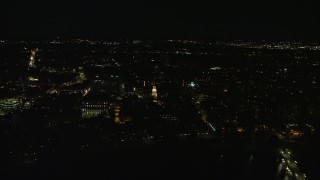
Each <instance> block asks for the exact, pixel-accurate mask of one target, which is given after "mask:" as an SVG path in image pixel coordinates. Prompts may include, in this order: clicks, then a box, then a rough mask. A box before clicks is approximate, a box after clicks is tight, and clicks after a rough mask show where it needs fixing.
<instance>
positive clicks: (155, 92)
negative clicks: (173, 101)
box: [151, 86, 158, 101]
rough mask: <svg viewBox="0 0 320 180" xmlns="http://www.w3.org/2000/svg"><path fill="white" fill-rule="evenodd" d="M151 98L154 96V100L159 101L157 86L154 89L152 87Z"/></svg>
mask: <svg viewBox="0 0 320 180" xmlns="http://www.w3.org/2000/svg"><path fill="white" fill-rule="evenodd" d="M151 96H152V98H153V100H154V101H157V98H158V94H157V87H156V86H153V87H152V92H151Z"/></svg>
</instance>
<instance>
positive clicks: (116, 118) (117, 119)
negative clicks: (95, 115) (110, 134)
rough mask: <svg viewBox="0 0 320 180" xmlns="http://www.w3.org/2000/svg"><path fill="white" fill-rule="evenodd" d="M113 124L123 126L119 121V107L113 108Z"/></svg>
mask: <svg viewBox="0 0 320 180" xmlns="http://www.w3.org/2000/svg"><path fill="white" fill-rule="evenodd" d="M114 122H115V123H117V124H124V123H123V122H122V121H121V120H120V107H119V106H116V107H115V108H114Z"/></svg>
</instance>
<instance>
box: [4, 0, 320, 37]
mask: <svg viewBox="0 0 320 180" xmlns="http://www.w3.org/2000/svg"><path fill="white" fill-rule="evenodd" d="M3 7H5V8H4V9H3V10H2V11H1V12H0V15H1V21H2V24H4V26H2V28H1V30H0V32H1V33H0V38H1V39H6V38H7V39H17V38H20V39H21V38H39V39H41V38H49V37H50V38H52V37H57V36H61V37H92V38H100V37H102V38H107V39H108V38H115V39H118V38H131V39H175V38H187V39H189V38H190V39H210V40H234V39H243V40H286V41H320V35H319V34H318V32H319V30H320V26H319V23H317V19H319V18H318V17H319V12H317V8H316V7H317V6H314V5H313V4H312V3H306V2H300V3H296V2H290V4H289V3H285V2H281V3H280V2H278V3H274V2H259V3H257V2H256V3H249V2H232V1H229V2H210V1H203V2H201V3H191V2H181V1H180V2H179V1H175V2H171V3H168V2H159V1H153V2H147V1H138V2H130V1H128V0H122V1H117V2H115V1H107V2H102V1H98V0H95V1H90V2H89V3H86V2H84V1H68V2H62V1H54V2H53V1H52V2H50V1H49V2H45V3H44V2H42V3H41V2H40V1H36V0H33V1H28V2H24V1H20V2H19V1H15V2H8V3H6V4H5V5H4V6H3Z"/></svg>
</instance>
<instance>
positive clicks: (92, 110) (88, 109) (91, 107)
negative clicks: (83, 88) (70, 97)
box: [81, 101, 109, 118]
mask: <svg viewBox="0 0 320 180" xmlns="http://www.w3.org/2000/svg"><path fill="white" fill-rule="evenodd" d="M108 107H109V105H108V103H107V102H105V101H85V102H82V107H81V111H82V117H83V118H91V117H97V116H99V115H105V116H106V117H109V113H108Z"/></svg>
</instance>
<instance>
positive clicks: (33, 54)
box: [29, 50, 37, 68]
mask: <svg viewBox="0 0 320 180" xmlns="http://www.w3.org/2000/svg"><path fill="white" fill-rule="evenodd" d="M36 53H37V50H31V54H30V59H29V67H30V68H31V67H36V65H35V58H36Z"/></svg>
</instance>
